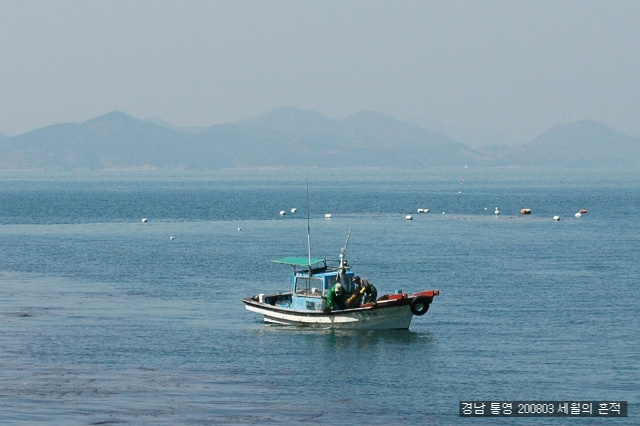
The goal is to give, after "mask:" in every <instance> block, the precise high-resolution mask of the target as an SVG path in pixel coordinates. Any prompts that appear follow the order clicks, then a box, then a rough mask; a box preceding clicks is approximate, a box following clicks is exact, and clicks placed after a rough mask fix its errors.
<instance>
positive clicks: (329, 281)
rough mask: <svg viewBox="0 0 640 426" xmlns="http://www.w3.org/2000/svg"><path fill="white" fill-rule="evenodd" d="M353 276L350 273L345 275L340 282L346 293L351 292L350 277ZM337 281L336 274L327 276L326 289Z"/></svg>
mask: <svg viewBox="0 0 640 426" xmlns="http://www.w3.org/2000/svg"><path fill="white" fill-rule="evenodd" d="M352 278H353V277H352V276H350V275H345V277H344V280H343V282H342V286H343V287H344V291H346V292H347V294H351V292H352V289H353V285H352V284H351V279H352ZM337 282H338V277H337V276H336V275H334V276H332V277H327V289H330V288H331V286H333V285H334V284H335V283H337Z"/></svg>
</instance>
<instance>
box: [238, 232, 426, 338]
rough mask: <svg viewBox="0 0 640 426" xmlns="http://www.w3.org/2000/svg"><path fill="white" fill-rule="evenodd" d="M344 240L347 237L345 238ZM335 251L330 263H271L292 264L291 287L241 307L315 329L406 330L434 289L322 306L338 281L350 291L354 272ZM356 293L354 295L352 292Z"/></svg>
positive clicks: (291, 259)
mask: <svg viewBox="0 0 640 426" xmlns="http://www.w3.org/2000/svg"><path fill="white" fill-rule="evenodd" d="M347 242H348V238H347ZM345 249H346V244H345V247H343V249H342V250H341V253H340V260H339V262H338V264H337V265H336V266H331V265H330V264H329V262H328V261H327V260H326V259H320V258H310V257H309V258H304V257H287V258H284V259H279V260H275V261H274V262H275V263H280V264H283V265H288V266H292V267H293V273H292V274H291V291H287V292H283V293H278V294H270V295H265V294H259V295H256V296H253V297H251V298H246V299H242V302H243V303H244V304H245V307H246V308H247V310H249V311H252V312H255V313H257V314H260V315H263V317H264V321H265V322H267V323H273V324H282V325H294V326H303V327H318V328H341V329H359V330H389V329H408V328H409V325H410V324H411V320H412V319H413V317H414V316H421V315H424V314H426V313H427V311H428V310H429V305H430V304H431V302H432V301H433V298H434V297H435V296H437V295H438V294H439V291H438V290H427V291H421V292H418V293H413V294H408V293H403V292H401V291H397V292H396V293H394V294H385V295H383V296H381V297H379V298H378V299H377V300H376V301H375V302H370V303H364V304H358V303H356V306H355V307H353V308H346V309H339V310H329V309H327V295H328V293H329V291H330V289H331V288H332V286H334V285H335V284H337V283H340V284H341V286H342V288H343V289H344V292H345V294H346V295H352V294H356V291H357V290H356V284H355V282H354V281H353V278H354V277H355V274H354V272H353V271H351V267H350V266H349V265H348V264H347V260H346V259H345V257H344V252H345ZM358 297H359V296H358Z"/></svg>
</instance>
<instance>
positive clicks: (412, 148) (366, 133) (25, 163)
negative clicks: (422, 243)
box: [0, 107, 640, 170]
mask: <svg viewBox="0 0 640 426" xmlns="http://www.w3.org/2000/svg"><path fill="white" fill-rule="evenodd" d="M463 165H469V166H571V167H573V166H578V167H600V166H639V165H640V139H638V138H634V137H631V136H629V135H625V134H622V133H619V132H616V131H615V130H612V129H610V128H608V127H607V126H605V125H603V124H601V123H597V122H594V121H580V122H575V123H569V124H563V125H558V126H554V127H553V128H551V129H549V130H548V131H547V132H545V133H543V134H541V135H540V136H538V137H537V138H535V139H534V140H532V141H531V142H529V143H527V144H525V145H523V146H520V147H516V148H511V147H506V146H500V145H496V146H489V147H485V148H480V149H472V148H470V147H469V146H467V145H465V144H463V143H460V142H457V141H454V140H452V139H450V138H448V137H447V136H445V135H443V134H442V133H439V132H436V131H432V130H429V129H425V128H424V127H421V126H418V125H415V124H411V123H408V122H404V121H400V120H397V119H395V118H392V117H389V116H386V115H383V114H380V113H377V112H374V111H362V112H359V113H357V114H354V115H352V116H350V117H347V118H345V119H342V120H335V119H332V118H329V117H326V116H324V115H322V114H320V113H318V112H315V111H308V110H301V109H297V108H291V107H286V108H280V109H276V110H273V111H271V112H269V113H266V114H263V115H259V116H256V117H253V118H250V119H247V120H243V121H241V122H239V123H234V124H232V123H230V124H221V125H215V126H211V127H208V128H204V127H202V128H180V127H178V126H173V125H171V124H170V123H167V122H166V121H164V120H161V119H149V120H144V121H143V120H139V119H137V118H134V117H132V116H130V115H127V114H125V113H123V112H119V111H114V112H111V113H109V114H106V115H103V116H100V117H96V118H93V119H91V120H88V121H85V122H84V123H65V124H56V125H53V126H47V127H43V128H40V129H37V130H33V131H31V132H28V133H24V134H22V135H18V136H14V137H9V136H6V135H4V136H3V135H0V169H5V170H11V169H14V170H15V169H63V170H71V169H129V168H131V169H133V168H136V169H139V168H162V169H184V168H189V169H215V168H236V167H245V168H253V167H296V166H313V167H430V166H463Z"/></svg>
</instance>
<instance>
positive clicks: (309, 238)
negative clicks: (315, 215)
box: [307, 179, 311, 278]
mask: <svg viewBox="0 0 640 426" xmlns="http://www.w3.org/2000/svg"><path fill="white" fill-rule="evenodd" d="M309 222H310V221H309V179H307V250H308V251H309V278H311V225H310V223H309Z"/></svg>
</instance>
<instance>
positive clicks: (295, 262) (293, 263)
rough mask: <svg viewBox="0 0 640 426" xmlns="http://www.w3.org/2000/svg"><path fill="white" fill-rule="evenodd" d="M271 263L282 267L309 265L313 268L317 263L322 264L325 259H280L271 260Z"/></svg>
mask: <svg viewBox="0 0 640 426" xmlns="http://www.w3.org/2000/svg"><path fill="white" fill-rule="evenodd" d="M309 261H311V262H309ZM272 262H273V263H280V264H282V265H290V266H309V264H311V266H314V265H317V264H319V263H322V264H324V263H325V262H326V261H325V259H320V258H313V257H312V258H311V259H309V258H308V257H285V258H282V259H278V260H273V261H272Z"/></svg>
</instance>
